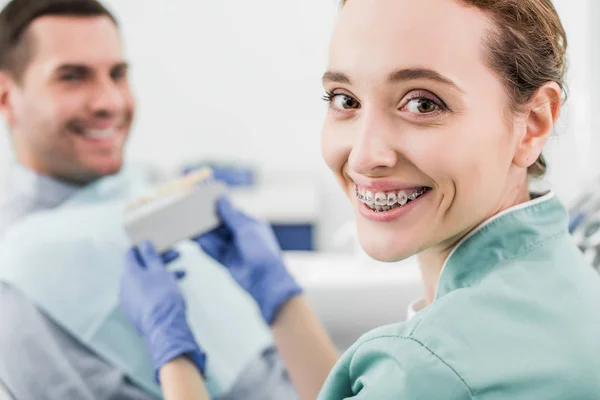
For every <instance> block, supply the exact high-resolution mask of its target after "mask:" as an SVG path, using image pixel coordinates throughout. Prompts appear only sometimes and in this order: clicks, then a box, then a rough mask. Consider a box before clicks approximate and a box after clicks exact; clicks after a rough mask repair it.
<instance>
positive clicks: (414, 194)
mask: <svg viewBox="0 0 600 400" xmlns="http://www.w3.org/2000/svg"><path fill="white" fill-rule="evenodd" d="M418 196H419V192H417V191H416V190H413V191H412V192H411V193H410V194H409V195H408V199H409V200H414V199H416V198H417V197H418Z"/></svg>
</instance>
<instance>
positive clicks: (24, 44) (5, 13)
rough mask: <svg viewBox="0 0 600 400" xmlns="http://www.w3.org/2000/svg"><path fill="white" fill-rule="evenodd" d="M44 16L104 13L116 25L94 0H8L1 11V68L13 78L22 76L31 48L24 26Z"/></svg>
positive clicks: (95, 14) (85, 15)
mask: <svg viewBox="0 0 600 400" xmlns="http://www.w3.org/2000/svg"><path fill="white" fill-rule="evenodd" d="M44 16H73V17H100V16H106V17H109V18H110V19H111V20H112V21H113V22H114V23H115V25H116V26H118V22H117V20H116V18H115V17H114V16H113V15H112V14H111V13H110V11H108V10H107V9H106V7H104V6H103V5H102V4H101V3H100V2H98V1H96V0H11V1H10V2H9V3H8V4H7V5H6V7H4V9H3V10H2V12H0V71H3V72H6V73H8V74H10V75H11V76H12V77H13V78H14V79H15V80H20V79H21V78H22V75H23V72H24V71H25V68H26V67H27V64H28V63H29V60H30V59H31V56H32V54H33V50H34V49H33V47H34V46H33V45H34V43H33V42H32V40H31V38H29V37H28V35H27V28H29V26H30V25H31V24H32V23H33V22H34V21H35V20H36V19H37V18H40V17H44Z"/></svg>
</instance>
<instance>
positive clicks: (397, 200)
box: [356, 187, 429, 211]
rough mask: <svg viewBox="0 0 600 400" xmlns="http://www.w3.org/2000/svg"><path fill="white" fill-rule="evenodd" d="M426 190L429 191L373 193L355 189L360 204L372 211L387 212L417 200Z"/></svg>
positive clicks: (423, 189) (424, 189)
mask: <svg viewBox="0 0 600 400" xmlns="http://www.w3.org/2000/svg"><path fill="white" fill-rule="evenodd" d="M427 190H429V188H426V187H423V188H420V189H414V190H410V191H405V190H400V191H398V192H387V193H384V192H377V193H373V192H371V191H369V190H364V189H362V190H359V189H358V188H356V197H357V198H358V200H359V201H360V202H362V203H365V204H366V205H367V206H368V207H369V208H371V209H372V210H376V211H389V210H391V209H392V208H396V207H401V206H403V205H405V204H406V203H408V202H410V201H413V200H415V199H417V198H418V197H419V196H421V195H422V194H424V193H425V192H427Z"/></svg>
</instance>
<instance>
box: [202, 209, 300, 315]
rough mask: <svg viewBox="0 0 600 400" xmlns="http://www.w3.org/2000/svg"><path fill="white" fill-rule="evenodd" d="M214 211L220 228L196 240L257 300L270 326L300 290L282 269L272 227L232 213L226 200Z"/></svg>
mask: <svg viewBox="0 0 600 400" xmlns="http://www.w3.org/2000/svg"><path fill="white" fill-rule="evenodd" d="M217 210H218V213H219V216H220V218H221V221H222V225H221V226H220V227H218V228H216V229H215V230H213V231H211V232H209V233H207V234H204V235H202V236H199V237H197V238H196V239H195V240H196V242H198V244H199V245H200V246H201V247H202V249H203V250H204V251H205V252H206V253H207V254H208V255H209V256H211V257H212V258H214V259H215V260H216V261H217V262H219V263H220V264H223V265H224V266H225V267H226V268H227V269H228V270H229V272H230V273H231V275H232V276H233V278H234V279H235V280H236V281H237V282H238V284H239V285H240V286H241V287H242V288H244V289H245V290H246V291H247V292H248V293H249V294H250V295H251V296H252V297H253V298H254V300H256V302H257V303H258V305H259V307H260V311H261V313H262V316H263V318H264V319H265V321H266V322H267V323H268V324H269V325H271V324H272V323H273V321H274V319H275V317H276V316H277V312H278V311H279V309H280V308H281V306H283V305H284V304H285V303H286V302H287V301H288V300H289V299H291V298H292V297H293V296H295V295H297V294H299V293H301V292H302V289H301V288H300V286H298V284H297V283H296V281H295V280H294V278H293V277H292V276H291V275H290V274H289V272H288V271H287V269H286V268H285V265H284V263H283V260H282V257H281V250H280V248H279V244H278V243H277V239H276V238H275V235H274V233H273V230H272V229H271V227H269V226H268V225H266V224H263V223H261V222H259V221H257V220H255V219H253V218H250V217H249V216H247V215H245V214H243V213H241V212H239V211H237V210H236V209H234V208H233V206H232V205H231V203H230V202H229V200H228V199H227V198H226V197H222V198H220V199H219V201H218V202H217Z"/></svg>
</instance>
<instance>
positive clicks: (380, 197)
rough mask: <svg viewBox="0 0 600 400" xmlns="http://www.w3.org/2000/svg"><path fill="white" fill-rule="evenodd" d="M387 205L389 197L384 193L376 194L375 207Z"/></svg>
mask: <svg viewBox="0 0 600 400" xmlns="http://www.w3.org/2000/svg"><path fill="white" fill-rule="evenodd" d="M386 204H387V196H386V195H385V193H383V192H377V193H375V205H377V206H385V205H386Z"/></svg>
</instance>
